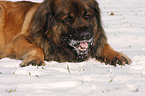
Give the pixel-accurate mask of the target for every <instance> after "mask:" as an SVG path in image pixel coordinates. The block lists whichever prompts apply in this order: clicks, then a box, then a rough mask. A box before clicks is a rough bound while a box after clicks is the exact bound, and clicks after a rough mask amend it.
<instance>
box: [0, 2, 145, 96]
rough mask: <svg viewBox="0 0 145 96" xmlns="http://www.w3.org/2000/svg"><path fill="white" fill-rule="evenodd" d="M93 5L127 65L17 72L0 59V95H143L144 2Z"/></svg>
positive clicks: (50, 66)
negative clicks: (98, 8) (124, 55)
mask: <svg viewBox="0 0 145 96" xmlns="http://www.w3.org/2000/svg"><path fill="white" fill-rule="evenodd" d="M35 1H40V0H35ZM98 2H99V3H100V7H101V10H102V21H103V24H104V28H105V31H106V33H107V37H108V41H109V43H110V45H112V47H113V48H114V49H116V50H118V51H119V52H123V53H125V54H126V55H128V56H129V57H130V58H131V59H132V61H133V63H132V64H131V65H129V66H128V65H126V66H122V67H121V66H117V67H113V66H110V65H105V64H103V63H100V62H97V61H95V60H89V61H86V62H83V63H57V62H46V66H44V67H34V66H28V67H24V68H21V67H19V64H20V63H21V61H20V60H12V59H8V58H4V59H2V60H0V96H145V43H144V42H145V0H98ZM111 13H113V15H110V14H111Z"/></svg>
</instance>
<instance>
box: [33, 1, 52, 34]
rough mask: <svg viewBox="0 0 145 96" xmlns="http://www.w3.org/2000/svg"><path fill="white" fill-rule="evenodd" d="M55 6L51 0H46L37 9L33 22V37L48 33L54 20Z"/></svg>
mask: <svg viewBox="0 0 145 96" xmlns="http://www.w3.org/2000/svg"><path fill="white" fill-rule="evenodd" d="M52 6H53V4H52V2H51V0H45V1H44V2H43V3H42V4H41V5H40V6H39V7H38V9H37V11H36V13H35V15H34V17H33V21H32V35H34V34H36V33H39V34H40V33H41V34H42V35H44V34H46V33H48V29H49V28H51V25H52V24H51V23H52V21H53V20H54V16H53V15H54V12H53V9H52V8H53V7H52Z"/></svg>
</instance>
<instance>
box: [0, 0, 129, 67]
mask: <svg viewBox="0 0 145 96" xmlns="http://www.w3.org/2000/svg"><path fill="white" fill-rule="evenodd" d="M4 57H10V58H15V59H21V60H23V62H22V63H21V64H20V65H21V66H27V65H30V64H32V65H38V66H40V65H45V63H44V60H47V61H50V60H54V61H58V62H81V61H85V60H87V59H88V58H90V57H91V58H96V59H97V60H100V61H102V62H105V63H106V64H111V65H116V64H120V65H124V64H130V63H131V60H130V59H129V58H128V57H127V56H126V55H124V54H122V53H119V52H117V51H114V50H113V49H112V48H111V47H110V45H109V44H108V43H107V38H106V35H105V32H104V30H103V28H102V25H101V17H100V9H99V6H98V3H97V2H96V1H95V0H44V2H43V3H41V4H39V3H33V2H6V1H0V58H4Z"/></svg>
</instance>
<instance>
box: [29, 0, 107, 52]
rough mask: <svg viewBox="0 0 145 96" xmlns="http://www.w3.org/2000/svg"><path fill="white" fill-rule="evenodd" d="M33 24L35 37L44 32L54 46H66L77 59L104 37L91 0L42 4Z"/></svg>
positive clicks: (69, 0)
mask: <svg viewBox="0 0 145 96" xmlns="http://www.w3.org/2000/svg"><path fill="white" fill-rule="evenodd" d="M34 21H35V22H34V24H33V25H34V26H33V27H32V30H33V31H34V32H35V33H36V32H39V33H40V32H41V33H42V32H44V34H45V35H46V37H47V38H49V40H50V39H51V40H53V42H54V43H55V44H56V45H57V46H69V47H68V48H70V49H72V50H73V51H75V52H76V53H77V55H87V54H88V53H89V51H90V47H91V46H94V45H95V44H97V43H98V41H99V36H100V35H101V34H103V35H102V36H104V37H105V35H104V31H103V29H102V26H101V20H100V9H99V7H98V3H97V2H96V1H95V0H45V1H44V2H43V3H42V5H41V6H40V7H39V10H38V11H37V13H36V15H35V20H34ZM36 27H37V28H36Z"/></svg>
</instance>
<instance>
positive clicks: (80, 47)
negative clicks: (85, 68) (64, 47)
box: [69, 38, 94, 55]
mask: <svg viewBox="0 0 145 96" xmlns="http://www.w3.org/2000/svg"><path fill="white" fill-rule="evenodd" d="M93 42H94V39H93V38H91V39H89V40H73V39H72V40H70V43H69V45H70V46H72V47H73V48H74V49H75V51H76V52H77V54H78V55H85V54H87V53H88V51H89V46H90V45H93Z"/></svg>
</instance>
